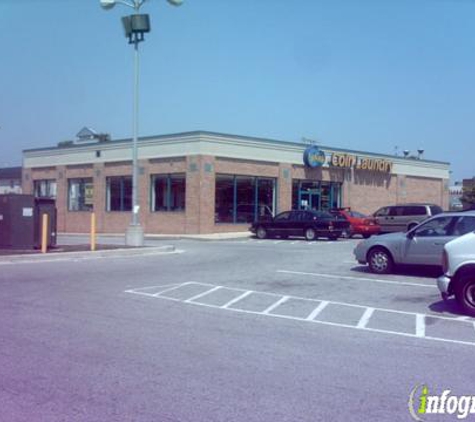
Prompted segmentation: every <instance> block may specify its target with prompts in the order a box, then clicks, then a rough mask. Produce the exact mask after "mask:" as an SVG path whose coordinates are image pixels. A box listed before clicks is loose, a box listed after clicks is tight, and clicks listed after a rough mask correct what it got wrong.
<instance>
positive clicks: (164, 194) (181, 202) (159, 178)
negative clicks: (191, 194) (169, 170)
mask: <svg viewBox="0 0 475 422" xmlns="http://www.w3.org/2000/svg"><path fill="white" fill-rule="evenodd" d="M151 187H152V200H151V205H152V211H184V210H185V199H186V177H185V175H184V174H165V175H153V176H152V186H151Z"/></svg>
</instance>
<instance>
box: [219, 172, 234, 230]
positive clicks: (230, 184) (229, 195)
mask: <svg viewBox="0 0 475 422" xmlns="http://www.w3.org/2000/svg"><path fill="white" fill-rule="evenodd" d="M214 221H215V222H216V223H233V222H234V176H218V175H217V176H216V193H215V208H214Z"/></svg>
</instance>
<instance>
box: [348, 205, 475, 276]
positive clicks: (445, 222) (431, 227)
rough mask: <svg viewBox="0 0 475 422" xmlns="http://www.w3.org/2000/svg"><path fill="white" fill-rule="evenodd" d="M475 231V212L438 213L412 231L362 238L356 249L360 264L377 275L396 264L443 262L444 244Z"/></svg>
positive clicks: (436, 263)
mask: <svg viewBox="0 0 475 422" xmlns="http://www.w3.org/2000/svg"><path fill="white" fill-rule="evenodd" d="M471 231H475V211H467V212H453V213H443V214H438V215H436V216H435V217H432V218H429V219H427V220H425V221H424V222H422V223H421V224H419V225H418V226H416V227H414V228H413V229H411V230H409V231H408V232H407V233H402V232H401V233H389V234H383V235H380V236H373V237H371V238H369V239H366V240H363V241H361V242H360V243H358V245H357V246H356V248H355V250H354V251H353V253H354V255H355V258H356V260H357V261H358V262H359V263H360V264H368V266H369V269H370V270H371V271H372V272H374V273H377V274H387V273H390V272H391V271H392V269H393V268H394V266H395V265H397V264H409V265H437V266H440V265H442V251H443V248H444V245H445V244H446V243H447V242H449V241H450V240H452V239H454V238H455V237H458V236H461V235H463V234H466V233H468V232H471Z"/></svg>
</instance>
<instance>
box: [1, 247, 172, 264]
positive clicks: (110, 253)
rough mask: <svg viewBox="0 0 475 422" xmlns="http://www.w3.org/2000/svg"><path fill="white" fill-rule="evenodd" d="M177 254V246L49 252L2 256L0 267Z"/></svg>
mask: <svg viewBox="0 0 475 422" xmlns="http://www.w3.org/2000/svg"><path fill="white" fill-rule="evenodd" d="M174 252H176V248H175V246H171V245H166V246H158V247H143V248H142V247H140V248H127V249H107V250H102V251H94V252H92V251H80V252H49V253H45V254H41V253H39V254H35V255H33V254H27V255H4V256H0V265H2V264H13V263H16V262H19V263H21V262H30V263H31V262H44V261H65V260H68V259H74V258H77V259H88V258H109V257H121V256H127V257H129V256H135V255H136V256H140V255H152V254H154V255H160V254H169V253H174Z"/></svg>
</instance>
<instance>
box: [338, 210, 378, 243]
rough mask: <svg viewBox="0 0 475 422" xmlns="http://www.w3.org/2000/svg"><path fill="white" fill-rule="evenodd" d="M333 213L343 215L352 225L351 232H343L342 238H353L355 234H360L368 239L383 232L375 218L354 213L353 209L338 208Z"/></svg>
mask: <svg viewBox="0 0 475 422" xmlns="http://www.w3.org/2000/svg"><path fill="white" fill-rule="evenodd" d="M332 213H334V214H338V215H341V216H342V217H344V218H346V220H347V221H348V222H349V223H350V228H349V231H348V232H343V233H342V237H352V236H353V235H355V234H360V235H362V236H363V237H364V238H365V239H367V238H368V237H370V236H371V235H372V234H378V233H379V232H380V231H381V226H380V225H379V224H378V223H377V222H376V220H375V219H374V218H373V217H368V216H367V215H364V214H362V213H360V212H357V211H352V210H351V208H338V209H335V210H332Z"/></svg>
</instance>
